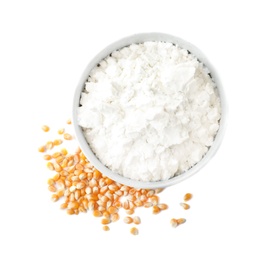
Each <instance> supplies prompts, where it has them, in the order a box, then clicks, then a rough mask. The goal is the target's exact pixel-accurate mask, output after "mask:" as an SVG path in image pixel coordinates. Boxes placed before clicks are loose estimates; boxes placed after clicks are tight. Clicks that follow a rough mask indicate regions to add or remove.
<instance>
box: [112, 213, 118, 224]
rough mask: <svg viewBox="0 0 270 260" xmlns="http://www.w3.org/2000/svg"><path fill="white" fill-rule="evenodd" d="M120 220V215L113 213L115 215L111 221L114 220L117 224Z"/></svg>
mask: <svg viewBox="0 0 270 260" xmlns="http://www.w3.org/2000/svg"><path fill="white" fill-rule="evenodd" d="M119 219H120V216H119V214H118V213H113V214H112V215H111V220H112V222H116V221H118V220H119Z"/></svg>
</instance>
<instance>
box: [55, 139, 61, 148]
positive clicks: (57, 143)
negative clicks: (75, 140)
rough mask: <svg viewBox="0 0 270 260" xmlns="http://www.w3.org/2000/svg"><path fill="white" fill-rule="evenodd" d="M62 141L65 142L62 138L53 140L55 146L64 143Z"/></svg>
mask: <svg viewBox="0 0 270 260" xmlns="http://www.w3.org/2000/svg"><path fill="white" fill-rule="evenodd" d="M62 143H63V141H62V140H61V139H55V140H54V141H53V145H55V146H57V145H60V144H62Z"/></svg>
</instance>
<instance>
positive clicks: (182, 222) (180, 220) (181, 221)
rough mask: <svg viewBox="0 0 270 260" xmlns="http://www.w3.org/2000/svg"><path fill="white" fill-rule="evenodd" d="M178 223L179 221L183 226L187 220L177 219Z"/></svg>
mask: <svg viewBox="0 0 270 260" xmlns="http://www.w3.org/2000/svg"><path fill="white" fill-rule="evenodd" d="M176 221H177V224H178V225H181V224H184V223H185V222H186V219H185V218H178V219H176Z"/></svg>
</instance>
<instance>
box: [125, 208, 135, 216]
mask: <svg viewBox="0 0 270 260" xmlns="http://www.w3.org/2000/svg"><path fill="white" fill-rule="evenodd" d="M126 213H127V214H128V215H132V214H134V209H128V210H126Z"/></svg>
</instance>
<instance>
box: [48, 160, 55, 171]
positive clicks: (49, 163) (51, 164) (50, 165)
mask: <svg viewBox="0 0 270 260" xmlns="http://www.w3.org/2000/svg"><path fill="white" fill-rule="evenodd" d="M47 167H48V168H49V170H51V171H54V165H53V163H52V162H48V163H47Z"/></svg>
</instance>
